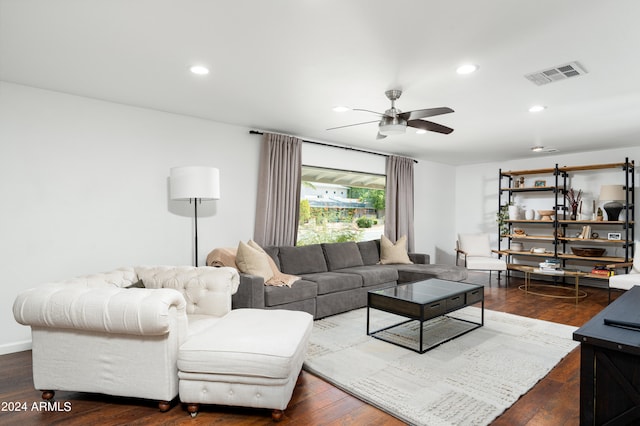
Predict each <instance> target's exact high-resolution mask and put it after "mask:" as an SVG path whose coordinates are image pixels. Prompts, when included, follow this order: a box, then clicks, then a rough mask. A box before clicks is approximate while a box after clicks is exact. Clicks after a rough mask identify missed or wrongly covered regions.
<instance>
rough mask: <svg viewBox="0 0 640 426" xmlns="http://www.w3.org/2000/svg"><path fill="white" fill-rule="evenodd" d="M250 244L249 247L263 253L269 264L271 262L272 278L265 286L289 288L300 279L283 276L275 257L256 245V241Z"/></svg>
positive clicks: (293, 276) (292, 276)
mask: <svg viewBox="0 0 640 426" xmlns="http://www.w3.org/2000/svg"><path fill="white" fill-rule="evenodd" d="M248 244H249V247H252V248H254V249H256V250H258V251H259V252H260V253H263V254H264V257H265V258H266V259H267V262H269V267H270V268H271V273H272V276H271V278H269V279H268V280H266V281H265V282H264V284H265V285H274V286H276V287H282V286H285V285H286V286H287V287H291V284H293V283H294V282H296V281H298V280H299V279H300V277H297V276H295V275H289V274H283V273H282V272H280V268H279V267H278V265H277V264H276V262H275V260H274V259H273V257H272V256H271V255H269V254H268V253H267V252H266V251H265V250H264V249H263V248H262V247H260V246H259V245H258V243H256V242H255V241H249V243H248Z"/></svg>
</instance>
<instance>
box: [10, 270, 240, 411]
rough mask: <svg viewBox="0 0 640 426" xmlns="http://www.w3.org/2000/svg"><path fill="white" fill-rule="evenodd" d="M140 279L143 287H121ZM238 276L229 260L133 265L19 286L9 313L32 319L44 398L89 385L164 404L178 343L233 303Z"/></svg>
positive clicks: (172, 390) (171, 394) (37, 379)
mask: <svg viewBox="0 0 640 426" xmlns="http://www.w3.org/2000/svg"><path fill="white" fill-rule="evenodd" d="M139 280H142V282H143V283H144V286H145V287H146V288H126V287H127V286H130V285H131V284H133V283H136V282H137V281H139ZM238 283H239V278H238V273H237V271H236V270H235V269H234V268H212V267H189V266H138V267H129V268H121V269H117V270H115V271H112V272H107V273H101V274H94V275H87V276H83V277H78V278H74V279H72V280H68V281H62V282H55V283H48V284H43V285H41V286H39V287H36V288H33V289H30V290H27V291H24V292H22V293H21V294H20V295H18V297H17V299H16V300H15V302H14V305H13V314H14V317H15V319H16V321H18V322H19V323H21V324H24V325H29V326H31V333H32V340H33V381H34V385H35V387H36V388H37V389H40V390H43V395H42V396H43V398H45V399H51V398H53V396H54V392H55V391H56V390H67V391H81V392H95V393H103V394H108V395H118V396H129V397H136V398H145V399H154V400H157V401H160V409H161V410H162V411H165V410H168V409H169V408H170V401H171V400H172V399H174V398H175V397H176V396H177V395H178V368H177V358H178V350H179V347H180V345H182V343H183V342H185V341H186V340H187V338H188V337H189V336H191V335H195V334H197V333H200V332H202V331H203V330H206V329H208V328H210V327H211V326H212V325H214V324H215V323H217V322H218V321H219V320H220V318H221V317H223V316H225V315H226V314H227V313H229V312H230V311H231V295H232V294H233V293H235V292H236V291H237V289H238Z"/></svg>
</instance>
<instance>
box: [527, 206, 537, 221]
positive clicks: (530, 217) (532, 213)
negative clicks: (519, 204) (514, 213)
mask: <svg viewBox="0 0 640 426" xmlns="http://www.w3.org/2000/svg"><path fill="white" fill-rule="evenodd" d="M535 216H536V212H535V211H534V210H533V209H529V210H527V211H526V212H525V213H524V218H525V219H527V220H533V218H534V217H535Z"/></svg>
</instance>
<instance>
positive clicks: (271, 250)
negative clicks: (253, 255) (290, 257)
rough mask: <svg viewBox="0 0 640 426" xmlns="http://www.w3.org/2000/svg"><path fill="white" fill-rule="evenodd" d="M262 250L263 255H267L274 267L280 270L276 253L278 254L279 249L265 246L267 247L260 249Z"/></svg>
mask: <svg viewBox="0 0 640 426" xmlns="http://www.w3.org/2000/svg"><path fill="white" fill-rule="evenodd" d="M262 250H264V251H265V253H267V254H268V255H269V256H270V257H271V259H273V261H274V262H275V264H276V267H277V268H278V269H279V270H282V269H281V268H282V267H281V266H280V258H279V257H278V253H279V252H280V249H279V247H278V246H267V247H262Z"/></svg>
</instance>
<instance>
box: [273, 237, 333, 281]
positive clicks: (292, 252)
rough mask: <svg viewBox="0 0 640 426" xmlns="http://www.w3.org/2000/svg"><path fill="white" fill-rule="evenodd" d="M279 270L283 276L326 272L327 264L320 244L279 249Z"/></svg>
mask: <svg viewBox="0 0 640 426" xmlns="http://www.w3.org/2000/svg"><path fill="white" fill-rule="evenodd" d="M279 256H280V270H281V271H282V272H284V273H285V274H292V275H301V274H315V273H317V272H327V270H328V269H327V263H326V262H325V260H324V253H323V252H322V246H320V244H314V245H310V246H302V247H287V246H282V247H280V253H279Z"/></svg>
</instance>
